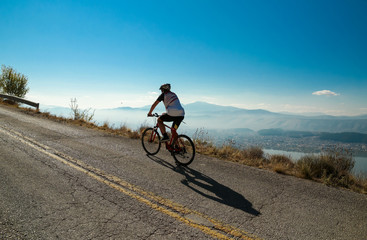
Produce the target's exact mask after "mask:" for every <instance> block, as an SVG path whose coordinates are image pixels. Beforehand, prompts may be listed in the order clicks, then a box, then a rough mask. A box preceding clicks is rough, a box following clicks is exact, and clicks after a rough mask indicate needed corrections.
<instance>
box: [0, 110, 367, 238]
mask: <svg viewBox="0 0 367 240" xmlns="http://www.w3.org/2000/svg"><path fill="white" fill-rule="evenodd" d="M121 118H122V119H123V116H121ZM0 180H1V184H0V239H343V240H344V239H361V240H362V239H367V196H366V195H363V194H357V193H353V192H350V191H346V190H342V189H336V188H331V187H327V186H324V185H322V184H319V183H314V182H311V181H308V180H304V179H297V178H294V177H291V176H284V175H280V174H276V173H273V172H269V171H265V170H261V169H256V168H252V167H248V166H243V165H240V164H237V163H232V162H225V161H221V160H218V159H215V158H211V157H207V156H201V155H197V156H196V159H195V160H194V162H193V163H192V164H191V165H190V166H189V167H187V168H182V167H177V166H176V165H175V164H174V161H173V159H172V157H171V156H170V155H168V154H167V153H166V151H162V150H161V152H160V153H159V154H158V155H157V156H155V157H148V156H146V154H145V153H144V151H143V149H142V147H141V144H140V141H139V140H136V139H128V138H125V137H121V136H114V135H110V134H107V133H104V132H101V131H98V130H92V129H86V128H83V127H80V126H74V125H68V124H63V123H59V122H55V121H51V120H47V119H42V118H40V117H39V116H37V115H34V114H26V113H25V112H24V111H21V110H18V109H13V108H10V107H7V106H2V105H1V106H0Z"/></svg>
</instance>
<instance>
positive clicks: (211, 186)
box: [147, 155, 260, 216]
mask: <svg viewBox="0 0 367 240" xmlns="http://www.w3.org/2000/svg"><path fill="white" fill-rule="evenodd" d="M147 156H148V157H149V158H150V159H152V160H153V161H155V162H157V163H159V164H161V165H163V166H165V167H167V168H170V169H172V170H173V171H175V172H177V173H180V174H182V175H184V176H185V179H183V180H181V183H182V184H184V185H185V186H187V187H188V188H190V189H191V190H193V191H194V192H196V193H198V194H200V195H202V196H204V197H206V198H209V199H212V200H214V201H217V202H219V203H222V204H225V205H227V206H230V207H234V208H237V209H240V210H242V211H244V212H247V213H249V214H252V215H254V216H258V215H260V212H259V211H257V210H256V209H254V208H253V207H252V203H251V202H249V201H248V200H247V199H246V198H244V197H243V196H242V195H241V194H239V193H238V192H236V191H233V190H232V189H230V188H229V187H226V186H224V185H223V184H220V183H219V182H217V181H216V180H214V179H213V178H211V177H209V176H207V175H205V174H202V173H200V172H198V171H196V170H194V169H192V168H189V167H184V166H176V165H172V164H171V163H169V162H167V161H165V160H163V159H161V158H158V157H156V156H149V155H147ZM203 190H206V191H208V192H211V193H213V194H214V195H215V196H212V195H209V194H206V193H205V192H204V191H203Z"/></svg>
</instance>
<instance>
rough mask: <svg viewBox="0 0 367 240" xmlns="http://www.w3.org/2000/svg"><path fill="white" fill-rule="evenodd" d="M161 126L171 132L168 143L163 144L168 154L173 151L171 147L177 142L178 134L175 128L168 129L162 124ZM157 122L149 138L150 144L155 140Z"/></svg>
mask: <svg viewBox="0 0 367 240" xmlns="http://www.w3.org/2000/svg"><path fill="white" fill-rule="evenodd" d="M163 125H164V126H165V127H167V128H169V129H170V130H171V134H172V137H171V138H170V140H169V142H165V143H166V149H167V150H168V151H170V152H172V151H174V150H175V149H174V147H173V143H175V141H176V140H177V137H178V134H177V131H176V129H175V128H172V127H169V126H167V125H166V124H164V123H163ZM158 129H159V127H158V122H157V124H156V125H155V126H154V131H153V132H152V136H151V137H150V140H149V141H150V142H153V141H154V140H155V138H156V135H157V133H158Z"/></svg>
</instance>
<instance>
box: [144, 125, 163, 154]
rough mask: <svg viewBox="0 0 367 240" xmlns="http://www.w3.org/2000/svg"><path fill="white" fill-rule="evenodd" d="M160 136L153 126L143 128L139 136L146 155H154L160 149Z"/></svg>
mask: <svg viewBox="0 0 367 240" xmlns="http://www.w3.org/2000/svg"><path fill="white" fill-rule="evenodd" d="M160 140H161V136H160V135H159V133H158V132H157V131H156V130H154V129H153V128H147V129H145V130H144V132H143V134H142V136H141V144H142V145H143V148H144V150H145V152H146V153H147V154H148V155H155V154H157V153H158V152H159V150H160V149H161V141H160Z"/></svg>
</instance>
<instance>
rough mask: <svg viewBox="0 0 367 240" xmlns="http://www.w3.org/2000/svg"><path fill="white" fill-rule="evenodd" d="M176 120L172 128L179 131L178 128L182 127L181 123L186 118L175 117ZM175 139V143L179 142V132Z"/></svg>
mask: <svg viewBox="0 0 367 240" xmlns="http://www.w3.org/2000/svg"><path fill="white" fill-rule="evenodd" d="M173 118H174V120H173V123H172V128H173V129H175V130H176V131H177V129H178V127H179V126H180V124H181V122H182V121H183V119H184V116H182V117H181V116H180V117H173ZM173 137H174V142H175V141H176V140H177V132H176V135H175V136H173Z"/></svg>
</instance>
